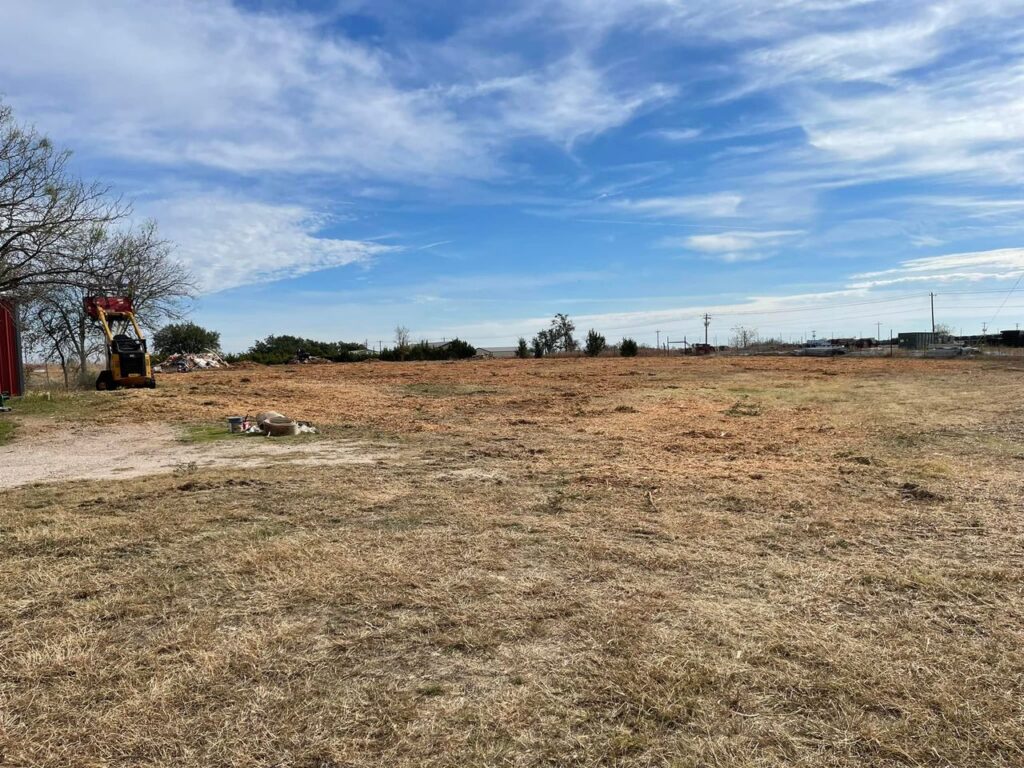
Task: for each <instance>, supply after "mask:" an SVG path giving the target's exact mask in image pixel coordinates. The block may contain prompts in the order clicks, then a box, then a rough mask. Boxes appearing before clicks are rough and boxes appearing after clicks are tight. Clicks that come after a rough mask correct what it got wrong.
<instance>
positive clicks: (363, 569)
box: [0, 358, 1024, 768]
mask: <svg viewBox="0 0 1024 768" xmlns="http://www.w3.org/2000/svg"><path fill="white" fill-rule="evenodd" d="M1022 373H1024V369H1022V368H1021V367H1020V365H1019V363H1014V362H1012V361H1002V362H993V361H987V360H971V361H953V360H950V361H941V360H909V359H896V360H886V359H838V360H814V359H798V358H723V359H680V358H672V359H658V358H644V359H633V360H629V359H603V358H602V359H598V360H585V359H583V360H540V361H534V360H528V361H518V360H509V361H485V362H464V363H451V364H438V363H425V364H380V363H367V364H354V365H329V366H294V367H277V368H259V367H254V368H247V369H230V370H225V371H209V372H203V373H195V374H182V375H165V376H163V377H161V379H160V386H159V388H158V389H157V390H155V391H148V390H138V391H131V392H116V393H103V394H98V393H88V394H84V395H80V396H77V397H65V398H54V399H52V400H45V401H44V400H43V399H41V398H36V399H32V398H29V399H27V400H26V401H25V404H24V407H23V409H22V411H21V416H19V417H17V418H18V419H20V421H21V423H20V424H18V426H17V428H16V430H15V432H14V436H13V439H11V440H10V441H9V442H7V443H6V445H4V446H2V447H0V452H2V455H0V459H2V465H3V466H2V467H0V475H2V476H3V477H4V485H6V486H8V487H7V489H6V490H0V764H11V765H33V766H69V765H73V766H78V765H80V766H97V765H116V766H141V765H175V766H182V765H184V766H192V765H194V766H209V765H223V766H254V767H255V766H302V767H306V768H312V767H313V766H318V767H322V768H329V767H333V766H349V765H366V766H370V765H382V764H383V765H408V766H414V765H415V766H419V765H450V766H455V765H460V766H462V765H520V766H526V765H579V766H590V765H629V766H634V765H635V766H652V765H673V766H711V765H716V766H772V765H780V766H781V765H807V766H819V765H837V766H840V765H841V766H855V765H856V766H860V765H936V766H938V765H943V766H944V765H971V766H982V765H985V766H988V765H993V766H1017V765H1021V764H1024V705H1022V701H1024V653H1022V652H1024V595H1022V571H1021V563H1022V562H1024V535H1022V533H1024V525H1022V517H1021V516H1022V512H1024V492H1022V488H1021V483H1020V476H1021V470H1022V468H1024V412H1022V411H1021V409H1020V407H1019V405H1018V403H1019V392H1020V384H1021V381H1022V379H1021V376H1022ZM267 408H273V409H275V410H279V411H282V412H284V413H286V414H288V415H291V416H293V417H296V418H300V419H306V420H309V421H312V422H313V423H315V424H317V426H318V427H321V428H322V435H321V436H319V437H317V438H312V439H303V438H294V439H288V440H285V441H280V442H275V441H273V440H265V439H263V438H226V439H220V437H219V429H218V427H219V425H220V424H222V423H223V419H224V417H225V416H228V415H236V414H237V415H245V414H246V413H248V414H250V415H253V414H255V413H257V412H258V411H262V410H266V409H267ZM4 418H9V417H4ZM93 459H95V461H93ZM10 478H13V480H12V479H10ZM73 478H88V480H83V479H74V480H73ZM37 481H45V482H37Z"/></svg>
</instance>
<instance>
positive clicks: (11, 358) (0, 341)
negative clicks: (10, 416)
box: [0, 301, 25, 396]
mask: <svg viewBox="0 0 1024 768" xmlns="http://www.w3.org/2000/svg"><path fill="white" fill-rule="evenodd" d="M24 384H25V375H24V368H23V366H22V361H21V339H20V338H19V337H18V324H17V321H16V319H15V316H14V307H13V306H11V305H10V304H8V303H7V302H4V301H0V392H10V393H11V395H13V396H18V395H20V394H22V390H23V389H24Z"/></svg>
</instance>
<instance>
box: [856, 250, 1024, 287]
mask: <svg viewBox="0 0 1024 768" xmlns="http://www.w3.org/2000/svg"><path fill="white" fill-rule="evenodd" d="M1022 272H1024V248H999V249H996V250H991V251H977V252H973V253H950V254H945V255H943V256H927V257H924V258H920V259H908V260H906V261H903V262H901V263H900V265H899V266H898V267H894V268H892V269H883V270H879V271H875V272H862V273H860V274H856V275H852V276H851V280H852V281H853V282H851V283H850V285H849V287H850V288H858V289H861V288H879V287H883V286H891V285H898V284H900V283H933V284H934V283H950V282H959V281H969V282H977V281H980V280H1007V279H1010V278H1011V277H1017V276H1018V275H1019V274H1021V273H1022Z"/></svg>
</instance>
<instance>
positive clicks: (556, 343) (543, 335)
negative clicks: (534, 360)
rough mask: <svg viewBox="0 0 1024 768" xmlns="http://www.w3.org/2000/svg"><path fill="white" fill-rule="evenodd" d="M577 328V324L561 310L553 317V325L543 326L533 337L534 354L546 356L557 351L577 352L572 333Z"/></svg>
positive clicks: (535, 355)
mask: <svg viewBox="0 0 1024 768" xmlns="http://www.w3.org/2000/svg"><path fill="white" fill-rule="evenodd" d="M575 330H576V324H575V323H573V321H572V320H570V319H569V316H568V315H566V314H563V313H562V312H559V313H558V314H557V315H555V316H554V317H553V318H551V325H550V326H549V327H548V328H542V329H541V330H539V331H538V332H537V335H536V336H534V337H533V356H534V357H544V355H550V354H553V353H555V352H575V351H576V348H577V344H576V339H575V338H573V335H572V334H573V331H575Z"/></svg>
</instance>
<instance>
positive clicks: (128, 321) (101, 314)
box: [85, 296, 156, 390]
mask: <svg viewBox="0 0 1024 768" xmlns="http://www.w3.org/2000/svg"><path fill="white" fill-rule="evenodd" d="M85 312H86V314H87V315H88V316H89V317H90V318H92V319H93V320H94V321H96V323H97V324H98V325H99V326H100V329H101V330H102V331H103V335H104V337H105V338H106V344H105V345H104V346H105V348H106V357H107V367H106V369H104V370H102V371H100V375H99V376H98V377H96V389H99V390H105V389H117V388H118V387H149V388H150V389H153V388H154V387H156V379H155V378H154V377H153V366H152V363H151V361H150V359H149V351H148V350H147V349H146V337H145V336H143V335H142V329H140V328H139V324H138V322H137V321H136V319H135V310H134V309H133V307H132V300H131V298H129V297H127V296H89V297H87V298H86V300H85Z"/></svg>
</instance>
